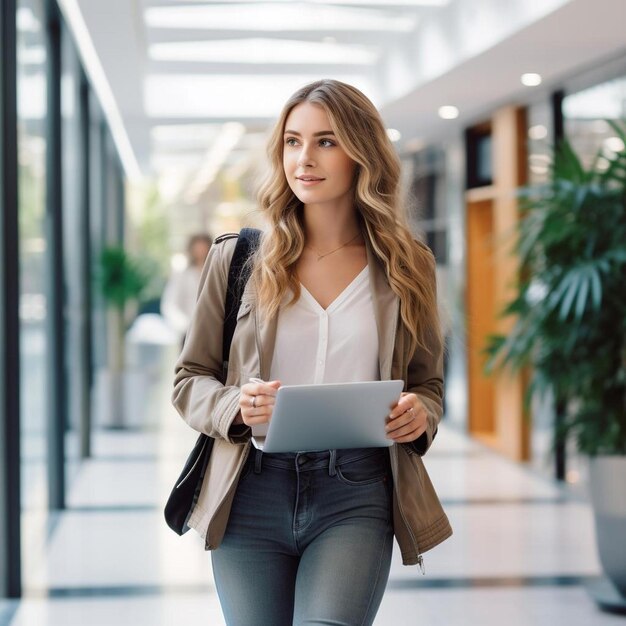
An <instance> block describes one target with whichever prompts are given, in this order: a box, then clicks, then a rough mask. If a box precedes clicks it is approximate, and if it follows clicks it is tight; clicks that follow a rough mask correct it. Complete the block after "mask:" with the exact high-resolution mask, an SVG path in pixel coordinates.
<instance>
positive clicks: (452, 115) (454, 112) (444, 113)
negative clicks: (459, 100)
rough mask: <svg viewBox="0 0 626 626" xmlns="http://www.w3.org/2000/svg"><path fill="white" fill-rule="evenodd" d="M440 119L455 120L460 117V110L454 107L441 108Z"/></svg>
mask: <svg viewBox="0 0 626 626" xmlns="http://www.w3.org/2000/svg"><path fill="white" fill-rule="evenodd" d="M439 117H440V118H441V119H442V120H455V119H456V118H457V117H459V110H458V109H457V107H455V106H452V105H445V106H442V107H439Z"/></svg>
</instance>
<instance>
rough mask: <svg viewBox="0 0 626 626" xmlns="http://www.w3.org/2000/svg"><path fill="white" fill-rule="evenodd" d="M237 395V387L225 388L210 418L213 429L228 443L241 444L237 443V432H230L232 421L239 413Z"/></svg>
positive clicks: (238, 392) (238, 391)
mask: <svg viewBox="0 0 626 626" xmlns="http://www.w3.org/2000/svg"><path fill="white" fill-rule="evenodd" d="M239 394H240V390H239V387H234V386H233V387H226V388H225V390H224V394H223V395H222V397H221V398H220V401H219V402H218V403H217V404H216V405H215V409H214V410H213V415H212V416H211V417H212V421H213V425H214V426H215V429H216V430H217V431H218V432H219V434H220V436H221V437H222V438H223V439H225V440H226V441H228V442H229V443H241V440H239V441H237V438H238V436H239V432H238V431H234V432H231V431H232V427H233V420H234V419H235V417H236V416H237V413H239ZM233 435H234V436H233Z"/></svg>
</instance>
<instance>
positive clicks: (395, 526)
mask: <svg viewBox="0 0 626 626" xmlns="http://www.w3.org/2000/svg"><path fill="white" fill-rule="evenodd" d="M269 157H270V161H271V175H270V177H269V178H268V181H267V182H266V184H265V185H264V187H263V188H262V190H261V194H260V205H261V210H262V211H263V214H264V216H265V218H266V220H267V223H268V228H267V230H266V231H265V233H264V236H263V238H262V242H261V246H260V248H259V251H258V252H257V254H256V255H255V257H254V259H253V269H252V275H251V278H250V280H249V281H248V283H247V285H246V287H245V290H244V293H243V297H242V303H241V308H240V310H239V314H238V320H237V328H236V330H235V335H234V337H233V342H232V347H231V353H230V360H229V363H228V371H227V374H226V377H225V381H224V383H222V382H220V381H221V380H222V379H223V377H222V372H221V370H222V363H221V354H222V325H223V317H224V293H225V289H226V284H227V276H228V268H229V263H230V258H231V257H232V254H233V249H234V245H235V244H234V240H232V239H231V240H227V241H224V242H222V243H216V244H214V245H213V247H212V249H211V252H210V254H209V258H208V260H207V263H206V265H205V268H204V271H203V276H202V280H201V287H200V291H199V296H198V303H197V305H196V311H195V314H194V316H193V320H192V323H191V327H190V330H189V333H188V337H187V341H186V343H185V347H184V349H183V352H182V354H181V357H180V359H179V362H178V364H177V367H176V380H175V390H174V396H173V401H174V405H175V406H176V408H177V409H178V411H179V412H180V413H181V415H182V416H183V417H184V419H185V420H186V421H187V422H188V423H189V424H190V425H191V426H192V427H193V428H195V429H196V430H198V431H201V432H205V433H206V434H208V435H210V436H212V437H214V438H215V445H214V447H213V452H212V456H211V460H210V463H209V467H208V470H207V474H206V476H205V479H204V482H203V486H202V490H201V493H200V496H199V499H198V503H197V505H196V506H195V508H194V511H193V514H192V516H191V519H190V521H189V526H191V527H193V528H195V529H196V530H197V531H198V532H200V533H201V535H202V536H203V537H205V540H206V548H207V549H211V550H214V552H213V553H212V563H213V571H214V576H215V581H216V585H217V591H218V594H219V597H220V602H221V604H222V608H223V611H224V615H225V617H226V622H227V624H228V625H229V626H252V625H255V624H258V625H259V626H269V625H271V626H283V625H285V626H286V625H288V624H345V625H353V624H354V625H357V624H359V625H361V624H371V623H373V620H374V617H375V615H376V612H377V610H378V607H379V604H380V602H381V599H382V596H383V592H384V589H385V585H386V583H387V578H388V575H389V568H390V561H391V552H392V538H393V536H394V534H395V536H396V540H397V541H398V544H399V547H400V550H401V553H402V559H403V562H404V563H405V564H407V565H409V564H416V563H418V564H420V566H422V556H421V554H422V553H423V552H424V551H426V550H428V549H430V548H432V547H433V546H435V545H437V544H438V543H440V542H441V541H443V540H444V539H445V538H447V537H448V536H449V535H450V534H451V529H450V526H449V523H448V520H447V518H446V516H445V514H444V512H443V510H442V509H441V505H440V503H439V501H438V499H437V496H436V494H435V492H434V490H433V488H432V485H431V484H430V481H429V480H428V476H427V474H426V473H425V470H424V467H423V464H422V462H421V458H420V456H421V455H422V454H424V453H425V452H426V450H427V449H428V447H429V446H430V444H431V442H432V440H433V437H434V436H435V434H436V431H437V424H438V422H439V419H440V416H441V405H442V373H441V371H442V345H441V333H440V329H439V322H438V318H437V302H436V289H435V272H434V259H433V256H432V254H431V252H430V251H429V250H428V248H426V247H425V246H424V245H422V244H420V243H418V242H416V241H415V240H414V239H413V236H412V235H411V233H410V231H409V229H408V227H407V223H406V221H405V218H404V215H403V210H402V207H401V202H400V189H399V178H400V165H399V161H398V158H397V156H396V154H395V152H394V149H393V147H392V145H391V143H390V141H389V139H388V138H387V134H386V131H385V127H384V125H383V122H382V120H381V118H380V115H379V114H378V112H377V111H376V109H375V108H374V106H373V105H372V103H371V102H370V101H369V100H368V99H367V98H366V97H365V96H364V95H363V94H362V93H361V92H360V91H359V90H357V89H355V88H354V87H352V86H350V85H347V84H345V83H341V82H338V81H334V80H322V81H318V82H315V83H312V84H310V85H307V86H306V87H303V88H302V89H300V90H299V91H297V92H296V93H295V94H294V95H293V96H292V97H291V98H290V99H289V101H288V102H287V103H286V105H285V107H284V109H283V111H282V114H281V116H280V118H279V120H278V122H277V124H276V128H275V131H274V133H273V135H272V137H271V139H270V143H269ZM251 378H257V379H261V380H263V381H267V382H251V381H250V379H251ZM387 379H403V380H404V381H405V391H404V392H403V393H402V396H401V398H400V399H399V401H398V403H397V405H396V406H395V407H394V408H393V409H392V411H391V413H390V415H389V419H388V423H387V432H388V437H389V438H390V439H391V440H392V441H393V445H392V446H391V447H390V448H369V449H350V450H325V451H319V452H307V453H298V452H294V453H290V454H268V453H263V452H262V451H261V450H257V449H256V448H255V447H254V446H253V445H252V443H251V441H250V436H251V429H252V428H253V427H255V426H257V425H260V424H265V423H267V422H269V421H270V420H271V417H272V409H273V406H274V400H275V394H276V390H277V389H278V388H279V387H280V386H281V385H282V384H304V383H309V384H310V383H332V382H350V381H365V380H387Z"/></svg>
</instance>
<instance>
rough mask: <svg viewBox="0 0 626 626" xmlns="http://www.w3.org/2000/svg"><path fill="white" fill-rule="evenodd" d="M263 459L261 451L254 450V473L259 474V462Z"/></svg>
mask: <svg viewBox="0 0 626 626" xmlns="http://www.w3.org/2000/svg"><path fill="white" fill-rule="evenodd" d="M262 459H263V450H259V449H258V448H255V450H254V473H255V474H260V473H261V460H262Z"/></svg>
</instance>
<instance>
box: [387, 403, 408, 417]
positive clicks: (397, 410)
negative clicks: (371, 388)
mask: <svg viewBox="0 0 626 626" xmlns="http://www.w3.org/2000/svg"><path fill="white" fill-rule="evenodd" d="M412 408H414V405H413V403H412V402H409V401H405V400H401V401H400V402H398V404H396V406H395V407H394V408H393V410H392V411H391V413H389V417H390V419H396V418H397V417H400V416H401V415H403V414H404V413H406V412H407V411H410V410H411V409H412Z"/></svg>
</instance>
